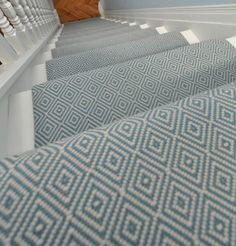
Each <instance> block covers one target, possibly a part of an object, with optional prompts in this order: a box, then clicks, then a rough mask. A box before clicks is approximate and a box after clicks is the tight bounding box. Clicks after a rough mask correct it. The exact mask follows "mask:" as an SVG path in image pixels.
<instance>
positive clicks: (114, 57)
mask: <svg viewBox="0 0 236 246" xmlns="http://www.w3.org/2000/svg"><path fill="white" fill-rule="evenodd" d="M184 45H188V42H187V41H186V39H185V38H184V37H183V36H182V35H181V34H180V33H179V32H173V33H167V34H163V35H157V36H153V37H148V38H146V39H141V40H135V41H129V42H126V43H122V44H118V45H114V46H109V47H105V48H98V49H94V50H91V51H86V52H81V53H78V54H76V55H70V56H65V57H61V58H57V59H52V60H50V61H48V62H47V63H46V67H47V78H48V80H52V79H57V78H60V77H65V76H69V75H73V74H77V73H80V72H84V71H88V70H92V69H96V68H100V67H104V66H108V65H112V64H116V63H121V62H125V61H128V60H132V59H135V58H139V57H142V56H146V55H151V54H155V53H159V52H163V51H166V50H169V49H173V48H177V47H181V46H184Z"/></svg>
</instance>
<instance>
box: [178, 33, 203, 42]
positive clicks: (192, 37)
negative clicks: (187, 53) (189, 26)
mask: <svg viewBox="0 0 236 246" xmlns="http://www.w3.org/2000/svg"><path fill="white" fill-rule="evenodd" d="M181 34H182V35H183V36H184V38H185V39H186V40H187V41H188V43H189V44H196V43H200V40H199V39H198V38H197V36H196V35H195V34H194V33H193V31H192V30H186V31H183V32H181Z"/></svg>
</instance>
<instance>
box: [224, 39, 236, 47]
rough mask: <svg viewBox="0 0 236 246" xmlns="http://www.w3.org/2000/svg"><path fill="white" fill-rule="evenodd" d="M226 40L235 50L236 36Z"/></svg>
mask: <svg viewBox="0 0 236 246" xmlns="http://www.w3.org/2000/svg"><path fill="white" fill-rule="evenodd" d="M226 40H227V41H228V42H229V43H231V44H232V45H233V46H234V47H235V48H236V36H235V37H232V38H228V39H226Z"/></svg>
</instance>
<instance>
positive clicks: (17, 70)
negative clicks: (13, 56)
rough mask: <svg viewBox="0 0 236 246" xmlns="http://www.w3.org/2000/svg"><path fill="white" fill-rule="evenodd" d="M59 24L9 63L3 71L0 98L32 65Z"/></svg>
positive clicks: (0, 82)
mask: <svg viewBox="0 0 236 246" xmlns="http://www.w3.org/2000/svg"><path fill="white" fill-rule="evenodd" d="M57 28H58V26H57V27H55V29H54V30H53V31H52V32H51V33H50V34H49V35H47V36H46V37H45V38H43V39H42V40H40V41H39V43H38V44H37V45H36V46H34V47H33V48H31V49H30V50H28V51H27V52H25V54H23V55H21V57H19V58H18V59H17V60H16V61H15V62H13V63H11V64H9V65H8V66H7V68H6V69H5V71H4V72H3V73H1V81H0V98H1V97H2V96H3V95H4V94H5V93H6V92H7V91H8V90H9V89H10V88H11V87H12V85H13V84H14V83H15V82H16V80H17V78H18V77H19V76H20V75H21V74H22V73H23V72H24V71H25V69H26V68H27V67H28V66H29V65H30V63H31V62H32V60H33V59H34V58H35V57H36V55H37V54H38V53H39V52H40V51H41V50H42V48H43V47H45V45H46V43H47V42H48V40H49V39H50V38H51V37H52V35H53V34H54V33H55V32H56V30H57Z"/></svg>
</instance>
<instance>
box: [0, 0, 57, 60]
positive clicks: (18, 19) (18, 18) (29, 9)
mask: <svg viewBox="0 0 236 246" xmlns="http://www.w3.org/2000/svg"><path fill="white" fill-rule="evenodd" d="M58 25H59V18H58V15H57V12H56V10H55V9H53V8H52V4H50V3H49V2H48V0H0V30H1V32H0V61H1V62H2V63H3V64H7V63H10V62H12V61H13V60H14V59H16V57H17V54H18V55H21V54H22V53H24V52H25V51H27V50H28V49H30V48H31V47H33V45H34V44H35V43H37V41H39V40H40V39H41V38H43V37H45V35H48V33H51V32H52V30H55V28H56V26H58ZM1 33H2V34H1ZM3 47H4V48H3Z"/></svg>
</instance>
